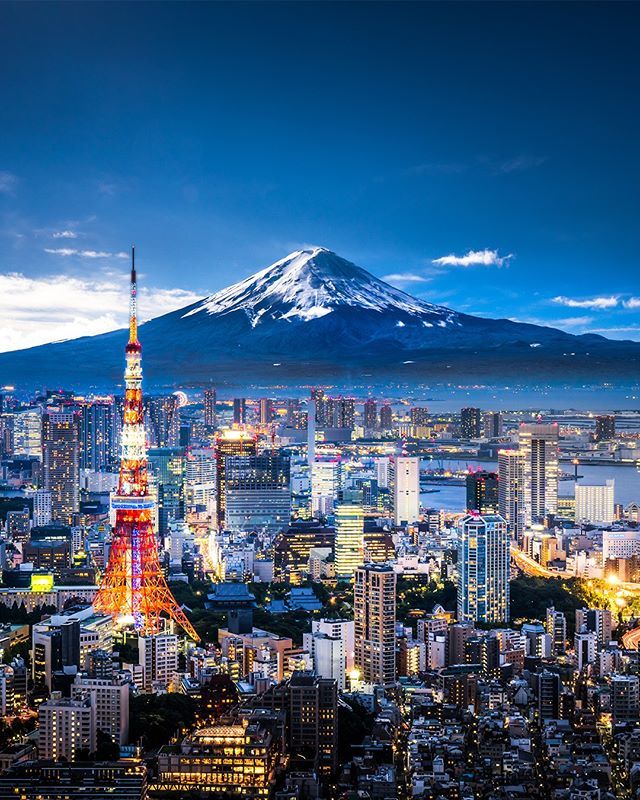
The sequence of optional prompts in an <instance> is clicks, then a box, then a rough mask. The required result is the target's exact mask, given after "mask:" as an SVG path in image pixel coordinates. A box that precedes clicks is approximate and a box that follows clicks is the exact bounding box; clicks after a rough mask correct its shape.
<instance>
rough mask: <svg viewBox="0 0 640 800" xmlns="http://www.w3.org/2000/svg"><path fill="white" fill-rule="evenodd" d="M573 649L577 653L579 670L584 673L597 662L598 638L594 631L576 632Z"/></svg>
mask: <svg viewBox="0 0 640 800" xmlns="http://www.w3.org/2000/svg"><path fill="white" fill-rule="evenodd" d="M573 649H574V650H575V653H576V659H577V663H578V670H579V671H582V670H583V669H584V668H585V667H586V666H588V665H589V664H593V662H594V661H595V660H596V652H597V650H598V636H597V634H596V633H594V631H576V634H575V636H574V643H573Z"/></svg>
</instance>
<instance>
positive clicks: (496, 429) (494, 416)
mask: <svg viewBox="0 0 640 800" xmlns="http://www.w3.org/2000/svg"><path fill="white" fill-rule="evenodd" d="M482 423H483V434H484V436H485V437H486V438H487V439H494V438H495V437H496V436H502V414H500V412H497V411H487V412H486V414H485V415H484V417H483V419H482Z"/></svg>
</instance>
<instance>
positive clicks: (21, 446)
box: [13, 408, 42, 458]
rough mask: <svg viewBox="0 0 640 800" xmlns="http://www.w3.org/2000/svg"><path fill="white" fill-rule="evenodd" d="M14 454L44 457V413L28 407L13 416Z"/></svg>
mask: <svg viewBox="0 0 640 800" xmlns="http://www.w3.org/2000/svg"><path fill="white" fill-rule="evenodd" d="M13 454H14V455H16V456H36V457H37V458H42V413H41V411H40V410H39V409H37V408H33V409H27V410H26V411H21V412H20V413H18V414H16V415H15V416H14V418H13Z"/></svg>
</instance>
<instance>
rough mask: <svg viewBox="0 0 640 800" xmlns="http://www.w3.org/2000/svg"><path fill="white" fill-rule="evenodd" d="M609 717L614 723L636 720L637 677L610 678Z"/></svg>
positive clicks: (639, 706)
mask: <svg viewBox="0 0 640 800" xmlns="http://www.w3.org/2000/svg"><path fill="white" fill-rule="evenodd" d="M611 716H612V718H613V722H614V723H616V722H624V721H629V720H635V721H637V720H638V717H639V716H640V678H638V676H637V675H612V676H611Z"/></svg>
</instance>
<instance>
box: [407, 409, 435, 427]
mask: <svg viewBox="0 0 640 800" xmlns="http://www.w3.org/2000/svg"><path fill="white" fill-rule="evenodd" d="M409 416H410V418H411V426H412V427H413V428H426V427H427V426H428V425H429V423H430V422H431V417H430V415H429V409H428V408H427V407H426V406H414V407H413V408H412V409H411V410H410V411H409Z"/></svg>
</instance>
